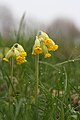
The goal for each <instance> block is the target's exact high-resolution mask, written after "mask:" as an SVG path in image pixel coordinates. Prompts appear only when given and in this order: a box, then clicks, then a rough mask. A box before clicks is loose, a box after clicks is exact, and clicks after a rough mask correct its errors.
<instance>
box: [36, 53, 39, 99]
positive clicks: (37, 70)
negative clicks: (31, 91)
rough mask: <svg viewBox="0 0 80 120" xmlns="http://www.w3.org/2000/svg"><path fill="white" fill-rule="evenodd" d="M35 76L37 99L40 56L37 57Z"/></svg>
mask: <svg viewBox="0 0 80 120" xmlns="http://www.w3.org/2000/svg"><path fill="white" fill-rule="evenodd" d="M35 62H36V65H35V76H36V97H37V96H38V83H39V54H37V55H36V56H35Z"/></svg>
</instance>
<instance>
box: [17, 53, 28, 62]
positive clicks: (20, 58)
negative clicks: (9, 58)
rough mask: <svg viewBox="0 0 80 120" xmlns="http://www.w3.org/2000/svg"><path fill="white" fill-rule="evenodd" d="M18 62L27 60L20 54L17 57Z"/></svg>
mask: <svg viewBox="0 0 80 120" xmlns="http://www.w3.org/2000/svg"><path fill="white" fill-rule="evenodd" d="M16 61H17V64H22V63H25V62H27V61H26V60H25V58H24V57H21V56H20V55H19V56H18V57H17V58H16Z"/></svg>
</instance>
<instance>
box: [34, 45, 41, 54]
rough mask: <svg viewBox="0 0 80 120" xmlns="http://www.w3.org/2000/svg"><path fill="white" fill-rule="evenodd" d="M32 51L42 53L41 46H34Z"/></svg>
mask: <svg viewBox="0 0 80 120" xmlns="http://www.w3.org/2000/svg"><path fill="white" fill-rule="evenodd" d="M34 53H35V54H41V53H42V48H40V47H36V48H34Z"/></svg>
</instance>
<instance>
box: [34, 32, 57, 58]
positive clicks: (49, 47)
mask: <svg viewBox="0 0 80 120" xmlns="http://www.w3.org/2000/svg"><path fill="white" fill-rule="evenodd" d="M57 49H58V45H56V44H55V43H54V41H53V40H52V39H50V38H49V36H48V35H47V34H46V33H45V32H42V31H40V32H39V33H38V35H37V36H36V40H35V44H34V46H33V51H32V54H33V55H36V54H41V53H44V58H47V57H50V56H51V54H50V53H49V51H55V50H57Z"/></svg>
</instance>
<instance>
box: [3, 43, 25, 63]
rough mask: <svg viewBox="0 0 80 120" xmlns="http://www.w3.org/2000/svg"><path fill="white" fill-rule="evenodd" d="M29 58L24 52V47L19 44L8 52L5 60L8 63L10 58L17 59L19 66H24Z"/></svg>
mask: <svg viewBox="0 0 80 120" xmlns="http://www.w3.org/2000/svg"><path fill="white" fill-rule="evenodd" d="M26 56H27V53H26V52H25V51H24V49H23V47H22V46H21V45H19V44H18V43H15V44H14V45H13V46H12V47H11V49H10V50H9V51H8V52H7V54H6V56H5V58H3V60H5V61H7V62H8V59H9V58H10V57H13V58H14V59H16V61H17V63H18V64H22V63H24V62H26V59H25V57H26Z"/></svg>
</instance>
